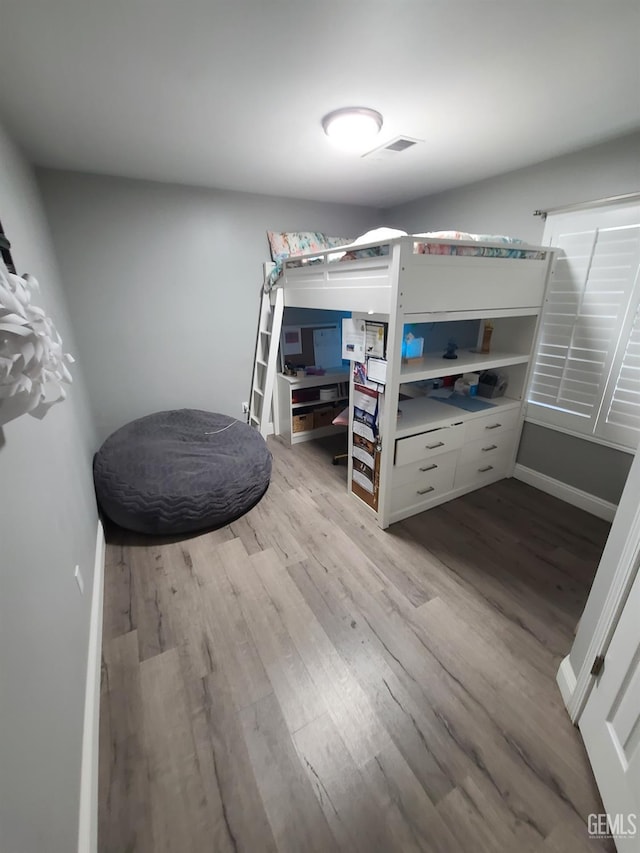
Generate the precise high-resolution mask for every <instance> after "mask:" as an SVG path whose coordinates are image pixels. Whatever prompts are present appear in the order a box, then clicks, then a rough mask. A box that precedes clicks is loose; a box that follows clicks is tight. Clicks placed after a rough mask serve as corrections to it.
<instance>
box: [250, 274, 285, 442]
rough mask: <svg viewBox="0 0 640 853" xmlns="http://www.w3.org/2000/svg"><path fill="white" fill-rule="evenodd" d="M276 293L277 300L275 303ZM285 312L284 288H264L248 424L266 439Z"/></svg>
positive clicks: (268, 430)
mask: <svg viewBox="0 0 640 853" xmlns="http://www.w3.org/2000/svg"><path fill="white" fill-rule="evenodd" d="M274 294H275V299H274V301H273V304H272V297H273V295H274ZM283 311H284V296H283V293H282V288H281V287H276V288H274V289H273V290H272V291H271V292H270V293H266V292H265V291H264V290H263V291H262V299H261V301H260V317H259V318H258V334H257V336H256V352H255V359H254V362H253V379H252V381H251V396H250V397H249V424H250V425H251V426H253V427H256V429H258V430H260V434H261V435H262V437H263V438H266V437H267V435H268V433H269V432H270V429H269V426H270V424H271V423H272V421H271V404H272V401H273V388H274V385H275V381H276V370H277V365H278V350H279V348H280V330H281V329H282V313H283Z"/></svg>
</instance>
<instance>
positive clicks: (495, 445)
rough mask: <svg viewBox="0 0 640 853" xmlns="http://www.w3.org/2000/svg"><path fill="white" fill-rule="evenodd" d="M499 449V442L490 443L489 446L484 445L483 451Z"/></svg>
mask: <svg viewBox="0 0 640 853" xmlns="http://www.w3.org/2000/svg"><path fill="white" fill-rule="evenodd" d="M497 449H498V445H497V444H490V445H489V447H483V448H482V452H483V453H487V452H488V451H489V450H497Z"/></svg>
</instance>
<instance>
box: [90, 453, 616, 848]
mask: <svg viewBox="0 0 640 853" xmlns="http://www.w3.org/2000/svg"><path fill="white" fill-rule="evenodd" d="M269 444H270V447H271V450H272V453H273V455H274V472H273V480H272V483H271V486H270V488H269V491H268V493H267V495H266V496H265V498H264V499H263V500H262V502H261V503H260V504H258V506H256V507H255V508H254V509H253V510H252V511H251V512H250V513H248V515H246V516H244V518H242V519H240V520H239V521H237V522H234V523H233V524H231V525H229V526H227V527H225V528H222V529H220V530H217V531H214V532H211V533H207V534H204V535H201V536H197V537H193V538H187V539H184V540H183V541H175V540H160V539H150V538H145V537H139V536H135V535H133V534H128V533H125V532H124V531H120V530H110V531H108V541H109V544H108V547H107V565H106V577H105V611H104V631H103V653H102V695H101V717H100V786H99V788H100V790H99V850H100V851H101V853H225V852H226V851H243V853H245V851H246V853H271V852H272V851H273V853H275V851H282V853H284V851H287V853H289V851H290V852H291V853H307V851H317V853H330V851H362V853H377V852H378V851H379V853H387V851H388V853H395V851H429V853H431V851H433V853H466V851H472V853H520V851H522V852H523V853H547V851H556V850H562V851H564V853H574V851H575V853H581V852H582V851H590V853H595V851H601V850H612V849H613V848H612V847H609V846H607V844H606V843H605V842H596V841H591V840H589V839H588V838H587V833H586V817H587V815H588V814H589V813H590V812H598V811H602V806H601V803H600V800H599V797H598V793H597V790H596V787H595V783H594V780H593V777H592V775H591V771H590V768H589V765H588V762H587V759H586V755H585V751H584V748H583V746H582V743H581V740H580V737H579V734H578V732H577V730H576V729H575V728H574V727H573V726H572V725H571V723H570V721H569V719H568V717H567V716H566V713H565V711H564V708H563V705H562V701H561V698H560V694H559V692H558V690H557V688H556V685H555V673H556V670H557V668H558V665H559V663H560V660H561V659H562V657H563V656H564V655H565V654H566V653H567V651H568V649H569V648H570V645H571V642H572V639H573V632H574V628H575V625H576V622H577V620H578V618H579V616H580V614H581V612H582V609H583V607H584V603H585V601H586V597H587V593H588V589H589V587H590V585H591V582H592V580H593V575H594V572H595V568H596V566H597V562H598V559H599V556H600V553H601V551H602V548H603V545H604V542H605V539H606V536H607V533H608V525H606V524H605V523H604V522H601V521H599V520H598V519H595V518H593V517H592V516H589V515H586V514H585V513H582V512H581V511H579V510H577V509H575V508H573V507H571V506H568V505H567V504H564V503H562V502H560V501H558V500H556V499H554V498H550V497H548V496H546V495H544V494H542V493H541V492H538V491H536V490H535V489H532V488H530V487H529V486H526V485H524V484H522V483H519V482H516V481H513V480H506V481H503V482H501V483H497V484H495V485H493V486H490V487H488V488H486V489H483V490H481V491H478V492H474V493H473V494H470V495H468V496H466V497H463V498H461V499H459V500H457V501H453V502H451V503H448V504H445V505H444V506H442V507H438V508H436V509H434V510H431V511H430V512H428V513H423V514H421V515H419V516H415V517H413V518H411V519H408V520H407V521H405V522H402V523H400V524H397V525H394V526H393V527H392V528H391V529H390V530H389V531H384V532H383V531H381V530H379V529H378V528H377V527H376V526H375V524H374V522H373V520H372V517H371V515H370V513H369V512H368V511H367V510H366V509H364V508H362V507H360V506H359V505H358V504H357V503H356V502H355V501H354V500H353V499H351V498H350V497H349V496H348V495H347V494H346V489H345V479H346V470H345V468H344V467H334V466H332V465H331V455H332V452H333V447H332V446H331V442H323V443H320V442H309V443H308V444H302V445H297V446H296V447H295V448H287V447H286V446H284V445H283V444H282V443H280V442H279V441H278V440H275V439H270V441H269Z"/></svg>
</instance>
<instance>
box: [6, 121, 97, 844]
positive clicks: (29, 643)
mask: <svg viewBox="0 0 640 853" xmlns="http://www.w3.org/2000/svg"><path fill="white" fill-rule="evenodd" d="M0 219H1V220H2V224H3V226H4V228H5V229H6V232H7V234H8V236H9V239H10V240H11V241H12V243H13V247H14V249H13V256H14V260H15V262H16V265H17V267H18V271H19V272H31V273H33V274H34V275H35V276H36V277H37V278H38V279H39V280H40V285H41V290H42V292H41V294H40V295H39V296H38V302H37V303H36V304H40V305H42V306H43V307H44V308H45V309H46V310H47V312H48V313H49V314H50V315H51V316H52V318H53V319H54V321H55V323H56V325H57V327H58V329H59V330H60V333H61V335H62V337H63V340H64V344H65V349H66V350H68V351H70V352H72V353H75V354H76V356H77V354H78V353H77V348H76V344H75V342H74V340H73V336H72V334H71V330H70V327H69V320H68V316H67V308H66V304H65V298H64V295H63V292H62V288H61V285H60V281H59V278H58V273H57V269H56V262H55V259H54V255H53V252H52V248H51V244H50V240H49V236H48V233H47V227H46V224H45V220H44V217H43V211H42V208H41V202H40V198H39V195H38V191H37V186H36V184H35V180H34V178H33V175H32V173H31V170H30V169H29V167H28V166H27V165H26V163H25V162H24V160H23V159H22V157H21V156H20V154H19V153H18V151H17V150H16V148H15V147H14V146H13V144H12V143H11V141H10V140H9V139H8V137H7V136H6V135H5V133H4V131H3V130H2V128H1V127H0ZM81 369H82V361H81V360H79V362H78V363H77V364H76V365H74V366H73V368H72V370H73V375H74V379H75V382H74V384H73V385H72V386H71V387H70V388H69V397H68V399H67V400H66V401H65V402H64V403H61V404H58V405H56V406H54V407H53V408H52V409H51V410H50V411H49V413H48V414H47V415H46V417H45V418H44V420H42V421H38V420H35V419H34V418H31V417H29V416H27V415H24V416H22V417H21V418H18V419H17V420H15V421H12V422H11V423H9V424H7V425H6V426H5V427H4V428H3V429H0V483H1V484H2V487H1V488H0V849H1V850H2V851H3V853H5V851H6V853H18V851H20V853H22V851H24V853H35V852H36V851H45V850H46V851H47V853H70V851H72V850H74V849H76V845H77V833H78V804H79V791H80V760H81V744H82V728H83V712H84V691H85V679H86V668H87V644H88V635H89V615H90V603H91V589H92V582H93V562H94V550H95V536H96V523H97V515H96V510H95V502H94V496H93V484H92V480H91V456H92V452H93V449H94V446H95V436H94V431H93V426H92V423H91V419H90V415H89V410H88V405H87V395H86V392H85V390H84V386H83V383H82V375H81ZM76 564H79V565H80V567H81V570H82V573H83V575H84V579H85V591H84V595H81V594H80V591H79V589H78V587H77V586H76V582H75V580H74V576H73V572H74V567H75V565H76Z"/></svg>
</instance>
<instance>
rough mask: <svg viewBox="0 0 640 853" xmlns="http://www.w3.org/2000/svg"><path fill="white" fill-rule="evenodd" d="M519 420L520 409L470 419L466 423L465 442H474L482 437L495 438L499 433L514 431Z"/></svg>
mask: <svg viewBox="0 0 640 853" xmlns="http://www.w3.org/2000/svg"><path fill="white" fill-rule="evenodd" d="M519 420H520V409H519V408H517V409H507V411H506V412H505V411H498V412H491V413H490V414H488V415H483V416H482V417H481V418H472V419H471V420H469V421H467V441H474V440H475V439H478V438H483V437H484V436H490V437H491V438H495V436H496V435H499V434H500V433H501V432H508V430H510V429H515V428H516V426H517V425H518V421H519Z"/></svg>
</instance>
